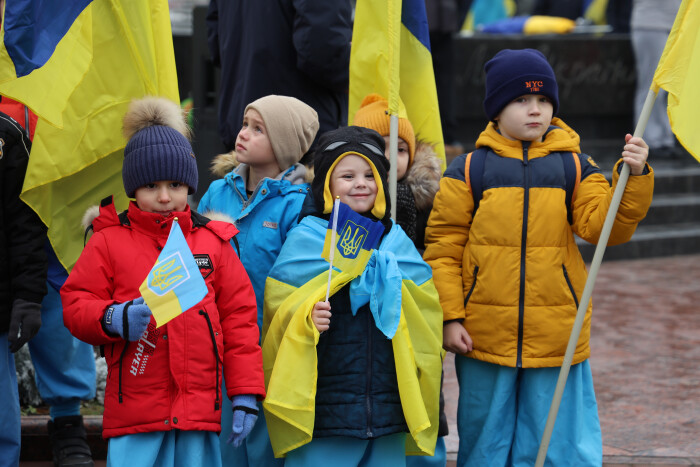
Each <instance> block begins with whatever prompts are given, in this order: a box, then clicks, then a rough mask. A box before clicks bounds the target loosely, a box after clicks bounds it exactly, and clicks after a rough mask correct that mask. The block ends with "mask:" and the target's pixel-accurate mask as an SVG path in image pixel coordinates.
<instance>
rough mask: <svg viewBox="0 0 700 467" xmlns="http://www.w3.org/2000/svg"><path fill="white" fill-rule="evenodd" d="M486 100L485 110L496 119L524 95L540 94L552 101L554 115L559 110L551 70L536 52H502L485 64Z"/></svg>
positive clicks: (488, 115)
mask: <svg viewBox="0 0 700 467" xmlns="http://www.w3.org/2000/svg"><path fill="white" fill-rule="evenodd" d="M484 71H485V72H486V98H485V99H484V111H485V112H486V116H487V117H488V118H489V120H493V119H495V118H496V117H497V116H498V114H499V113H501V110H503V107H505V106H506V105H508V104H509V103H510V102H511V101H512V100H513V99H515V98H516V97H519V96H522V95H524V94H541V95H543V96H546V97H548V98H549V99H550V100H551V101H552V106H553V107H554V112H553V115H555V114H556V113H557V110H559V91H558V88H557V80H556V77H555V76H554V70H552V67H551V66H550V65H549V62H548V61H547V59H546V58H545V56H544V55H543V54H542V52H540V51H539V50H535V49H521V50H513V49H504V50H501V51H500V52H498V53H497V54H496V55H494V57H493V58H492V59H491V60H489V61H488V62H486V65H484Z"/></svg>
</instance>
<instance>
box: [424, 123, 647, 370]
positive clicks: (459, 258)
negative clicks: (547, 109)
mask: <svg viewBox="0 0 700 467" xmlns="http://www.w3.org/2000/svg"><path fill="white" fill-rule="evenodd" d="M552 123H553V124H554V125H556V126H558V127H560V129H556V130H553V131H551V132H550V133H548V135H547V137H546V139H545V141H543V142H533V143H532V145H531V146H530V149H529V151H528V156H529V160H530V161H532V160H533V159H536V158H539V157H543V156H545V155H547V154H549V153H550V152H552V151H573V152H579V147H578V143H579V138H578V135H576V133H575V132H574V131H573V130H571V129H570V128H569V127H568V126H566V124H564V122H562V121H561V120H559V119H556V118H555V119H553V121H552ZM476 146H477V147H481V146H488V147H490V148H492V149H493V150H494V152H496V153H497V154H498V155H500V156H502V157H506V158H515V159H522V146H521V143H520V142H518V141H511V140H507V139H505V138H503V137H502V136H500V135H499V134H498V133H497V131H496V128H495V126H494V125H493V123H489V125H488V127H487V128H486V130H485V131H484V132H482V134H481V135H480V136H479V139H478V140H477V144H476ZM614 174H615V175H614V176H613V185H616V183H617V179H618V176H617V171H616V169H615V171H614ZM652 193H653V172H651V173H650V174H649V175H645V176H634V177H630V178H629V181H628V183H627V186H626V188H625V194H624V196H623V198H622V202H621V203H620V209H619V211H618V214H617V217H616V221H615V224H614V226H613V230H612V232H611V236H610V242H609V244H617V243H622V242H625V241H627V240H629V238H630V237H631V236H632V234H633V233H634V230H635V228H636V226H637V223H638V222H639V221H640V220H641V219H642V218H643V217H644V215H645V214H646V212H647V210H648V208H649V205H650V204H651V197H652ZM611 199H612V190H611V188H610V185H609V184H608V182H607V181H606V179H605V177H604V176H603V175H602V174H600V173H593V174H590V175H588V176H585V178H584V179H583V180H582V181H581V183H580V185H579V188H578V191H577V193H576V198H575V200H574V203H573V210H572V215H573V219H574V224H573V226H571V225H569V223H568V222H567V212H566V206H565V192H564V190H561V189H551V188H547V187H531V188H530V189H529V204H528V209H527V212H528V219H527V246H526V249H525V257H522V256H521V238H522V227H523V223H524V221H525V219H524V218H523V213H524V212H525V209H524V202H525V199H524V190H523V188H522V187H508V186H506V187H495V188H490V189H488V190H485V191H484V193H483V197H482V199H481V202H480V205H479V209H478V211H477V213H476V216H475V219H474V220H472V211H473V199H472V194H471V192H470V191H469V189H468V188H467V185H466V183H465V180H464V179H462V180H458V179H455V178H451V177H449V178H443V179H442V180H441V182H440V190H439V191H438V194H437V196H436V198H435V202H434V206H433V210H432V212H431V215H430V219H429V221H428V227H427V230H426V251H425V255H424V259H425V260H426V261H427V262H428V264H430V265H431V267H432V268H433V277H434V280H435V284H436V287H437V288H438V292H439V293H440V303H441V305H442V308H443V311H444V319H445V320H452V319H464V321H463V323H464V326H465V328H466V329H467V331H468V332H469V334H470V336H471V337H472V339H473V341H474V350H473V351H472V352H470V353H469V356H470V357H473V358H476V359H478V360H483V361H486V362H490V363H496V364H499V365H503V366H510V367H514V366H515V365H516V360H517V345H518V322H519V312H520V309H519V306H520V305H521V303H520V274H521V261H523V260H524V261H525V263H524V264H525V282H526V284H525V286H524V301H523V303H522V306H523V310H524V316H525V320H524V328H523V341H522V342H523V344H522V366H523V367H525V368H528V367H535V368H537V367H551V366H560V365H561V363H562V361H563V356H564V353H565V351H566V346H567V343H568V338H569V335H570V333H571V328H572V325H573V321H574V319H575V316H576V311H577V306H576V304H575V302H574V300H573V296H572V292H571V289H570V287H569V285H568V283H567V275H568V281H570V282H571V284H572V287H573V289H574V290H575V292H576V296H577V297H580V296H581V295H582V292H583V287H584V285H585V282H586V268H585V265H584V262H583V259H582V258H581V255H580V253H579V251H578V247H577V246H576V243H575V240H574V236H573V233H574V232H575V233H576V234H577V235H579V236H580V237H582V238H584V239H585V240H587V241H589V242H596V241H597V239H598V237H599V235H600V231H601V229H602V226H603V222H604V220H605V215H606V214H607V210H608V207H609V205H610V201H611ZM477 267H478V271H477V270H476V268H477ZM564 269H565V270H566V272H564ZM475 273H476V275H475ZM565 274H566V275H565ZM472 286H473V290H472ZM470 290H471V291H472V292H471V295H470V298H469V301H468V303H467V306H466V309H465V303H464V302H465V298H466V297H467V294H468V293H469V292H470ZM590 318H591V306H590V304H589V307H588V311H587V314H586V317H585V320H584V324H583V329H582V331H581V336H580V338H579V341H578V345H577V348H576V352H575V354H574V359H573V363H579V362H581V361H583V360H584V359H586V358H588V356H589V355H590V349H589V345H588V344H589V342H588V341H589V335H590Z"/></svg>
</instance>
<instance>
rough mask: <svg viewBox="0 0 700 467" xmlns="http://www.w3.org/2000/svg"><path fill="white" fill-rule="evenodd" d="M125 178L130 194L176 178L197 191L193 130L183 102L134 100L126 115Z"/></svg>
mask: <svg viewBox="0 0 700 467" xmlns="http://www.w3.org/2000/svg"><path fill="white" fill-rule="evenodd" d="M123 132H124V137H125V138H126V139H127V140H128V143H127V144H126V147H125V148H124V165H123V166H122V179H123V180H124V190H125V191H126V194H127V196H128V197H130V198H133V197H134V194H135V193H136V189H138V188H140V187H142V186H144V185H147V184H149V183H153V182H159V181H162V180H173V181H176V182H180V183H184V184H186V185H187V186H188V187H189V191H188V193H189V194H193V193H195V192H196V191H197V181H198V179H199V175H198V173H197V161H196V159H195V157H194V152H193V151H192V145H191V144H190V141H189V136H190V130H189V127H188V126H187V123H186V122H185V118H184V114H183V112H182V110H181V109H180V106H179V105H177V104H176V103H175V102H173V101H171V100H168V99H165V98H162V97H145V98H143V99H138V100H135V101H132V102H131V104H130V105H129V110H128V111H127V113H126V115H124V123H123Z"/></svg>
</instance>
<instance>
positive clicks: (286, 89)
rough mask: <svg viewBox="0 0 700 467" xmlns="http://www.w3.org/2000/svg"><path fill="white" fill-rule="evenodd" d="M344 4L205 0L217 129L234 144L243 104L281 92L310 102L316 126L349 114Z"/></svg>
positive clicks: (348, 32)
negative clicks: (216, 80)
mask: <svg viewBox="0 0 700 467" xmlns="http://www.w3.org/2000/svg"><path fill="white" fill-rule="evenodd" d="M351 14H352V12H351V6H350V2H349V1H348V0H337V1H328V0H278V1H274V2H273V1H259V0H238V1H220V0H212V1H211V3H210V4H209V12H208V14H207V28H208V36H209V48H210V51H211V55H212V58H213V61H214V64H215V65H217V66H220V67H221V88H220V91H219V133H220V134H221V138H222V140H223V142H224V144H225V145H226V147H227V148H228V150H233V149H234V146H235V142H236V135H237V134H238V131H239V130H240V127H241V122H242V121H243V111H244V110H245V107H246V106H247V105H248V104H249V103H251V102H253V101H254V100H256V99H258V98H260V97H263V96H266V95H269V94H281V95H286V96H292V97H296V98H298V99H300V100H302V101H304V102H305V103H306V104H308V105H310V106H311V107H313V108H314V110H316V112H317V113H318V119H319V123H320V130H319V134H321V133H323V132H325V131H328V130H331V129H335V128H338V127H340V126H344V125H345V124H346V121H347V114H348V107H347V106H348V95H347V90H348V79H349V78H348V76H349V71H348V69H349V64H350V39H351V36H352V22H351Z"/></svg>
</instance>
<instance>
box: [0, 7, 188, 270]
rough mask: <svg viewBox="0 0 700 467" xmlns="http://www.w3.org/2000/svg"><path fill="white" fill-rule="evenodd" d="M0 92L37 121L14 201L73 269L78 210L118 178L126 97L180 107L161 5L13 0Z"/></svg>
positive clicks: (117, 185) (110, 189)
mask: <svg viewBox="0 0 700 467" xmlns="http://www.w3.org/2000/svg"><path fill="white" fill-rule="evenodd" d="M0 36H1V37H0V39H1V41H2V42H1V43H0V94H2V95H5V96H8V97H11V98H13V99H15V100H17V101H19V102H22V103H24V104H26V105H27V106H28V107H29V108H31V109H32V111H33V112H34V113H35V114H37V115H38V117H39V121H38V123H37V126H36V131H35V135H34V141H33V145H32V152H31V157H30V159H29V167H28V169H27V175H26V177H25V180H24V187H23V190H22V199H23V200H24V201H25V202H26V203H27V204H28V205H29V206H31V207H32V209H34V210H35V211H36V212H37V214H38V215H39V216H40V217H41V219H42V220H43V221H44V223H45V224H46V225H47V226H48V227H49V239H50V241H51V244H52V246H53V248H54V251H55V252H56V255H57V256H58V259H59V260H60V261H61V263H62V264H63V265H64V266H65V267H66V269H67V270H70V268H72V266H73V264H74V263H75V261H76V260H77V258H78V256H79V255H80V252H81V251H82V247H83V235H82V231H81V228H80V219H81V217H82V215H83V213H84V212H85V210H86V208H87V207H89V206H91V205H94V204H96V202H98V201H99V200H100V199H103V198H104V197H106V196H108V195H110V194H114V195H115V202H117V204H118V205H121V206H124V207H126V205H127V198H126V194H125V193H124V188H123V186H122V179H121V166H122V159H123V151H122V150H123V148H124V146H125V144H126V142H125V141H124V138H123V136H122V134H121V122H122V117H123V116H124V113H125V112H126V108H127V105H128V103H129V101H131V99H133V98H139V97H143V96H144V95H157V96H164V97H168V98H170V99H171V100H175V101H176V102H177V101H179V95H178V89H177V77H176V73H175V56H174V52H173V42H172V32H171V29H170V16H169V10H168V2H167V0H139V1H120V0H70V1H68V0H66V1H60V2H57V1H53V0H12V1H9V2H6V7H5V14H4V21H3V27H2V30H1V31H0Z"/></svg>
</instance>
